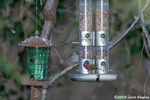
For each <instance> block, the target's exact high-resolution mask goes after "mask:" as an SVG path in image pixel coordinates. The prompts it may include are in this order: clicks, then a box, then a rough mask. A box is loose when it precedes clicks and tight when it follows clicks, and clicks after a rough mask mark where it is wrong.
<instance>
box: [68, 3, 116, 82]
mask: <svg viewBox="0 0 150 100" xmlns="http://www.w3.org/2000/svg"><path fill="white" fill-rule="evenodd" d="M79 40H80V44H79V48H80V50H79V56H80V61H79V63H80V64H79V74H71V75H70V78H71V80H73V81H111V80H115V79H116V78H117V75H116V74H111V73H110V72H109V0H79Z"/></svg>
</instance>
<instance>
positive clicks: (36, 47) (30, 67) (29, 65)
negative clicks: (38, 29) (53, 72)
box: [19, 36, 51, 86]
mask: <svg viewBox="0 0 150 100" xmlns="http://www.w3.org/2000/svg"><path fill="white" fill-rule="evenodd" d="M19 45H20V46H23V47H24V69H25V78H24V79H23V81H22V84H24V85H32V86H42V85H45V84H47V83H48V82H47V81H46V80H47V78H48V75H49V71H50V68H49V67H50V47H51V45H50V44H49V41H48V40H47V39H45V38H41V37H38V36H35V37H30V38H28V39H26V40H24V41H22V42H21V43H20V44H19Z"/></svg>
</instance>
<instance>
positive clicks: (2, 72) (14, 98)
mask: <svg viewBox="0 0 150 100" xmlns="http://www.w3.org/2000/svg"><path fill="white" fill-rule="evenodd" d="M42 1H43V5H40V0H38V8H39V10H38V22H37V25H38V30H39V32H41V31H42V27H43V23H44V20H43V8H44V5H45V3H46V0H42ZM146 1H147V0H142V3H143V4H142V5H144V4H145V3H146ZM35 7H36V5H35V0H0V100H29V98H30V86H23V85H21V84H20V79H21V78H22V77H21V74H22V73H23V48H21V47H19V46H18V44H19V43H20V42H21V41H23V40H24V39H26V38H28V37H30V36H33V35H35V34H34V33H35V21H36V16H35V12H36V11H35ZM77 8H78V0H60V2H59V6H58V10H57V23H56V25H55V29H54V30H53V33H54V34H53V37H52V43H53V44H54V45H59V44H61V43H64V42H65V43H64V44H63V45H59V46H57V47H56V49H57V51H58V53H59V54H60V56H61V58H62V59H63V60H64V62H65V63H64V64H60V63H59V62H60V60H59V58H58V56H57V55H56V53H55V51H54V50H53V49H52V50H51V75H53V74H55V73H57V72H60V71H61V70H63V69H64V68H66V67H68V63H69V62H68V58H69V57H70V56H71V55H72V54H73V53H74V52H77V51H78V45H74V44H72V42H73V41H78V31H79V29H78V11H77ZM137 15H138V7H137V0H110V41H112V40H113V39H114V37H115V36H117V35H118V34H120V33H122V32H123V31H125V30H126V29H127V28H128V27H129V25H131V24H132V22H133V21H134V18H135V17H136V16H137ZM144 17H145V22H146V25H147V28H148V29H150V7H148V9H146V10H145V12H144ZM66 19H67V20H66ZM142 48H143V41H142V36H141V27H140V23H138V24H136V26H135V27H134V28H133V29H132V31H131V32H130V33H129V34H128V35H127V36H126V37H125V38H124V39H123V40H122V41H121V42H119V44H117V45H116V46H115V47H114V48H113V49H111V51H110V68H111V69H112V70H113V72H114V73H117V74H118V78H117V80H115V81H110V82H99V83H97V82H73V81H71V80H70V79H69V78H68V77H67V75H65V76H63V77H61V78H60V79H59V80H58V81H56V83H55V84H53V85H52V86H51V87H50V88H49V90H48V94H47V99H48V100H100V99H101V100H113V99H114V96H115V95H133V96H138V95H141V96H143V95H144V91H146V96H150V85H149V83H150V80H148V81H147V84H146V82H145V80H146V78H147V76H148V74H149V73H148V66H149V64H148V59H147V56H146V53H145V51H143V50H142ZM141 58H142V59H141ZM140 65H141V66H140ZM77 69H78V68H77ZM77 69H74V71H71V72H70V73H72V72H77V71H76V70H77ZM144 84H145V85H144ZM145 86H146V88H144V87H145Z"/></svg>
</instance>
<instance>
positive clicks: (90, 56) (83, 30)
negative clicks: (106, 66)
mask: <svg viewBox="0 0 150 100" xmlns="http://www.w3.org/2000/svg"><path fill="white" fill-rule="evenodd" d="M93 11H94V10H93V0H79V31H80V33H79V36H80V51H79V54H80V73H81V74H91V73H93V71H94V70H95V58H94V53H95V51H94V46H95V32H94V31H93V30H94V26H93V22H94V17H93Z"/></svg>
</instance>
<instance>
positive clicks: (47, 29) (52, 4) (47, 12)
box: [41, 0, 59, 38]
mask: <svg viewBox="0 0 150 100" xmlns="http://www.w3.org/2000/svg"><path fill="white" fill-rule="evenodd" d="M58 3H59V0H47V2H46V5H45V7H44V19H45V22H44V25H43V30H42V34H41V37H43V38H48V37H49V36H50V34H51V33H52V30H53V28H54V26H55V23H56V10H57V7H58Z"/></svg>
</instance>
